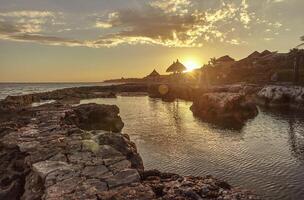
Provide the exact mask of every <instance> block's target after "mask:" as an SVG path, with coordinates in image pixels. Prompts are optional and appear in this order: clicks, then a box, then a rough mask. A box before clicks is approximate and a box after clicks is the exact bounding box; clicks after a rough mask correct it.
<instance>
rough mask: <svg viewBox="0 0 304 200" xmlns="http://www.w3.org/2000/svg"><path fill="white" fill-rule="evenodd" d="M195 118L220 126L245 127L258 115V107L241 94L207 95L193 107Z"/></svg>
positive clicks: (195, 101) (195, 102)
mask: <svg viewBox="0 0 304 200" xmlns="http://www.w3.org/2000/svg"><path fill="white" fill-rule="evenodd" d="M191 110H192V112H193V114H194V115H195V116H198V117H200V118H201V119H203V120H206V121H209V122H214V123H218V124H228V125H243V124H244V123H245V122H246V121H247V120H248V119H251V118H254V117H255V116H256V115H257V114H258V110H257V108H256V106H255V105H254V104H252V103H250V102H248V101H247V100H246V98H245V95H243V94H239V93H228V92H222V93H206V94H203V95H202V96H200V97H198V98H196V99H195V100H194V102H193V105H192V106H191Z"/></svg>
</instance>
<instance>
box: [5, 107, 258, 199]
mask: <svg viewBox="0 0 304 200" xmlns="http://www.w3.org/2000/svg"><path fill="white" fill-rule="evenodd" d="M2 105H3V103H2ZM15 106H16V105H15ZM5 108H6V111H8V110H7V109H8V107H5ZM3 112H4V111H3ZM1 116H3V117H2V118H1V121H0V155H1V156H0V177H1V178H0V179H1V180H0V199H4V200H5V199H7V200H14V199H22V200H35V199H37V200H38V199H48V200H53V199H54V200H55V199H56V200H58V199H62V200H63V199H64V200H66V199H79V200H80V199H97V200H98V199H126V200H129V199H130V200H131V199H143V200H146V199H168V200H169V199H189V200H190V199H259V198H258V197H257V196H256V195H254V194H252V193H251V192H250V191H247V190H242V189H237V188H234V187H232V186H230V185H229V184H228V183H226V182H224V181H221V180H217V179H216V178H214V177H212V176H205V177H193V176H187V177H183V176H180V175H177V174H171V173H163V172H159V171H157V170H152V171H145V170H144V166H143V162H142V159H141V157H140V155H139V154H138V153H137V149H136V146H135V144H134V143H133V142H132V141H130V138H129V136H128V135H125V134H122V133H121V130H122V128H123V122H122V120H121V118H120V117H119V109H118V107H116V106H110V105H97V104H87V105H80V106H76V107H75V106H72V105H69V104H63V103H60V102H55V103H51V104H45V105H41V106H38V107H30V106H26V107H24V106H19V107H18V109H17V107H14V109H11V110H9V112H6V115H1Z"/></svg>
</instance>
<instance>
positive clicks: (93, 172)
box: [82, 165, 111, 179]
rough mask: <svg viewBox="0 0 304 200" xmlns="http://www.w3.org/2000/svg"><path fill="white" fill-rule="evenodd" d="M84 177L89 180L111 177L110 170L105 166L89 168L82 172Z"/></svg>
mask: <svg viewBox="0 0 304 200" xmlns="http://www.w3.org/2000/svg"><path fill="white" fill-rule="evenodd" d="M82 175H84V176H85V177H89V178H98V179H101V178H102V177H105V176H109V175H111V173H109V169H108V168H107V167H106V166H104V165H97V166H87V167H85V168H84V169H83V170H82Z"/></svg>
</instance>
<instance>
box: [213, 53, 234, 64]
mask: <svg viewBox="0 0 304 200" xmlns="http://www.w3.org/2000/svg"><path fill="white" fill-rule="evenodd" d="M233 62H235V60H234V59H233V58H231V57H230V56H228V55H226V56H222V57H220V58H218V59H216V60H215V65H226V64H231V63H233Z"/></svg>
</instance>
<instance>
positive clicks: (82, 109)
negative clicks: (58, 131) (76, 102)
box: [65, 103, 124, 132]
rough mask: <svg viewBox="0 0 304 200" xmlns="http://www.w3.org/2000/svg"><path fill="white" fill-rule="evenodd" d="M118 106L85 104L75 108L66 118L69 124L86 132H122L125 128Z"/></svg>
mask: <svg viewBox="0 0 304 200" xmlns="http://www.w3.org/2000/svg"><path fill="white" fill-rule="evenodd" d="M118 113H119V108H118V107H117V106H109V105H97V104H93V103H92V104H85V105H80V106H77V107H76V108H73V111H72V112H71V113H68V114H67V115H66V117H65V120H66V122H67V123H68V124H69V123H70V124H76V125H77V126H78V127H80V128H81V129H84V130H105V131H113V132H120V131H121V130H122V128H123V126H124V123H123V122H122V120H121V118H120V116H119V115H118Z"/></svg>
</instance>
